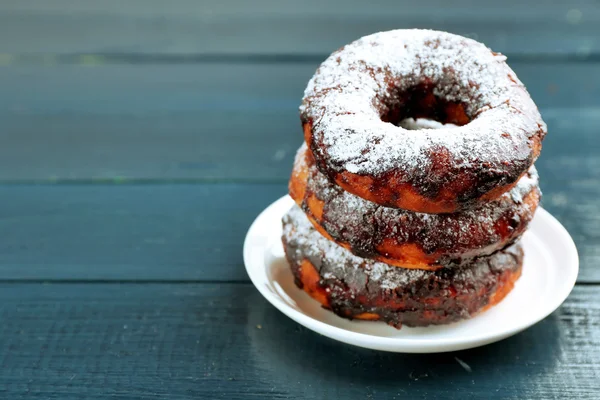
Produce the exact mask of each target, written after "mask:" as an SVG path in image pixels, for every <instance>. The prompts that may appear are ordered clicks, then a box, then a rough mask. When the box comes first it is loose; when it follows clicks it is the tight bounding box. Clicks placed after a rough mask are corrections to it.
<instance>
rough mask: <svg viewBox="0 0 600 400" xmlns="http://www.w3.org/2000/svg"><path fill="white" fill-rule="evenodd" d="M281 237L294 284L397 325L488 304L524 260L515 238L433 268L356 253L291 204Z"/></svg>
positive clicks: (443, 319) (335, 306)
mask: <svg viewBox="0 0 600 400" xmlns="http://www.w3.org/2000/svg"><path fill="white" fill-rule="evenodd" d="M282 240H283V245H284V249H285V254H286V258H287V260H288V262H289V264H290V267H291V269H292V273H293V274H294V278H295V282H296V285H297V286H298V287H299V288H301V289H303V290H304V291H305V292H306V293H308V294H309V295H310V296H311V297H312V298H314V299H315V300H317V301H319V302H320V303H321V304H322V305H323V307H325V308H327V309H330V310H331V311H333V312H334V313H335V314H337V315H339V316H341V317H344V318H348V319H363V320H378V321H384V322H386V323H388V324H389V325H391V326H393V327H396V328H398V329H400V328H401V327H402V325H406V326H427V325H440V324H449V323H452V322H455V321H459V320H462V319H466V318H470V317H472V316H474V315H475V314H477V313H480V312H482V311H484V310H486V309H488V308H489V307H491V306H493V305H495V304H497V303H498V302H499V301H501V300H502V299H503V298H504V297H505V296H506V295H507V294H508V293H509V292H510V291H511V290H512V288H513V287H514V284H515V282H516V280H517V279H519V277H520V276H521V268H522V265H523V249H522V248H521V246H520V244H518V243H517V244H513V245H511V246H509V247H507V248H505V249H503V250H501V251H498V252H496V253H494V254H491V255H489V256H485V257H479V258H474V259H473V260H472V261H471V262H469V263H467V264H464V263H463V264H461V266H460V267H455V268H442V269H439V270H437V271H427V270H418V269H407V268H401V267H395V266H391V265H387V264H384V263H381V262H377V261H373V260H369V259H363V258H360V257H357V256H355V255H353V254H352V253H350V251H348V250H346V249H344V248H343V247H341V246H339V245H337V244H336V243H334V242H331V241H329V240H327V239H326V238H325V237H323V236H322V235H321V234H320V233H319V232H317V231H316V230H315V229H314V227H313V225H312V224H311V223H310V222H309V221H308V219H307V217H306V215H304V213H303V212H302V210H301V209H300V208H299V207H298V206H294V207H293V208H292V209H291V210H290V211H289V212H288V213H287V214H286V215H285V216H284V217H283V237H282ZM449 266H450V265H449Z"/></svg>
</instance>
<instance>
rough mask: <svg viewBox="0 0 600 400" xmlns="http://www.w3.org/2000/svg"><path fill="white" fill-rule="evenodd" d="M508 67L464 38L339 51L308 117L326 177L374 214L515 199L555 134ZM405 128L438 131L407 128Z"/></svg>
mask: <svg viewBox="0 0 600 400" xmlns="http://www.w3.org/2000/svg"><path fill="white" fill-rule="evenodd" d="M505 60H506V57H504V56H503V55H501V54H498V53H494V52H492V51H491V50H490V49H488V48H487V47H485V46H484V45H483V44H481V43H478V42H476V41H474V40H472V39H468V38H464V37H462V36H458V35H453V34H450V33H445V32H437V31H427V30H414V29H411V30H394V31H389V32H380V33H376V34H373V35H369V36H365V37H363V38H361V39H359V40H357V41H355V42H353V43H351V44H349V45H347V46H344V47H342V48H341V49H339V50H337V51H336V52H334V53H333V54H332V55H331V56H329V58H327V59H326V60H325V61H324V62H323V63H322V64H321V65H320V66H319V68H318V69H317V71H316V73H315V75H314V76H313V77H312V79H311V80H310V81H309V83H308V86H307V88H306V90H305V92H304V98H303V101H302V105H301V106H300V115H301V120H302V124H303V127H304V136H305V140H306V143H307V144H308V146H309V147H310V149H311V151H312V153H313V155H314V158H315V160H316V162H317V165H318V168H319V169H320V170H321V172H323V173H324V174H325V175H326V176H327V177H328V178H329V179H330V180H332V181H334V182H335V183H337V184H338V185H339V186H341V187H342V188H343V189H345V190H346V191H348V192H350V193H353V194H355V195H357V196H360V197H362V198H364V199H367V200H370V201H373V202H375V203H377V204H380V205H383V206H388V207H396V208H402V209H405V210H411V211H416V212H424V213H448V212H455V211H459V210H461V209H466V208H469V207H471V206H474V205H475V204H476V203H481V202H486V201H491V200H494V199H496V198H498V197H499V196H500V195H502V194H503V193H505V192H506V191H508V190H510V189H511V188H512V187H513V186H514V184H515V183H516V182H517V181H518V180H519V178H520V177H521V176H522V175H523V174H525V173H526V172H527V170H528V169H529V167H530V166H531V165H532V164H533V162H534V161H535V159H536V158H537V157H538V155H539V153H540V151H541V142H542V140H543V138H544V136H545V135H546V132H547V129H546V124H545V123H544V121H543V120H542V118H541V116H540V113H539V111H538V109H537V107H536V105H535V104H534V102H533V101H532V99H531V97H530V96H529V93H527V90H526V89H525V86H524V85H523V84H522V83H521V81H520V80H519V79H518V78H517V76H516V75H515V73H514V72H513V71H512V69H511V68H510V67H509V66H508V65H507V64H506V63H505ZM407 118H415V119H417V118H426V119H431V120H435V121H438V122H440V123H443V124H448V125H445V126H443V127H442V128H441V129H421V130H407V129H404V128H402V127H401V126H400V123H401V122H402V121H404V120H406V119H407Z"/></svg>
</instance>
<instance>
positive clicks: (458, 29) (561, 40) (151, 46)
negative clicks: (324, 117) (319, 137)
mask: <svg viewBox="0 0 600 400" xmlns="http://www.w3.org/2000/svg"><path fill="white" fill-rule="evenodd" d="M561 3H562V4H557V2H552V1H542V2H535V3H532V2H521V1H518V0H507V1H504V2H502V3H497V2H493V3H492V2H480V1H473V0H457V1H453V2H451V3H449V2H447V1H443V0H429V1H421V2H414V1H409V0H402V1H394V0H378V1H372V2H364V1H359V0H351V1H343V0H336V1H328V2H322V1H318V0H310V1H303V2H292V1H278V0H262V1H260V2H247V1H244V0H234V1H222V2H217V1H211V2H197V1H192V0H174V1H169V2H163V1H159V0H151V1H144V0H134V1H128V2H126V3H123V2H121V1H117V0H105V1H102V2H97V1H92V0H86V1H79V2H74V1H70V0H36V1H27V2H23V1H18V0H12V1H10V0H7V1H3V2H2V3H1V4H0V53H9V54H11V55H14V54H27V53H40V52H41V53H54V54H56V53H59V54H60V53H67V54H72V53H113V54H114V53H152V54H190V53H195V54H256V53H262V54H282V53H283V54H315V53H317V54H326V53H330V52H331V51H332V50H334V49H336V48H338V47H340V46H342V45H344V44H346V43H348V42H350V41H352V40H354V39H357V38H358V37H360V36H363V35H366V34H369V33H373V32H377V31H381V30H389V29H397V28H430V29H439V30H446V31H449V32H454V33H458V34H462V35H467V36H471V37H474V38H477V39H479V40H481V41H483V42H485V43H486V44H488V45H489V46H490V47H492V48H493V49H494V50H496V51H501V52H505V53H509V54H518V55H525V56H527V57H530V56H532V55H535V54H555V55H574V56H577V57H587V56H590V55H592V54H594V53H597V52H598V51H599V50H600V43H598V41H597V40H596V39H597V36H598V33H599V28H598V26H599V24H600V10H599V9H598V7H597V4H596V3H595V2H594V1H593V0H572V1H569V2H568V3H567V2H561Z"/></svg>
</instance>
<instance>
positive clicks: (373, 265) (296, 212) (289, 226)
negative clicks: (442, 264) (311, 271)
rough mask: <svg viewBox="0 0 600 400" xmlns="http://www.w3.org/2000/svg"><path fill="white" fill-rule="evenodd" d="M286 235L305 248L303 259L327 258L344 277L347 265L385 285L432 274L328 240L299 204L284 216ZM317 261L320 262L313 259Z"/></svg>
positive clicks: (288, 239) (302, 251) (297, 249)
mask: <svg viewBox="0 0 600 400" xmlns="http://www.w3.org/2000/svg"><path fill="white" fill-rule="evenodd" d="M283 222H284V223H283V236H284V237H285V238H286V241H287V242H288V243H291V244H293V247H294V248H296V251H299V252H301V253H302V254H300V255H299V258H300V259H303V258H308V259H317V260H321V259H325V260H326V261H327V263H328V264H329V265H330V266H331V267H332V269H333V270H332V271H330V273H332V274H334V275H336V276H338V277H342V276H344V275H345V273H344V270H345V269H347V268H363V269H364V271H365V273H366V274H367V276H368V277H369V279H372V280H374V281H377V282H379V285H380V286H381V287H382V288H383V289H394V288H397V287H400V286H404V285H406V284H409V283H410V282H413V281H415V280H418V279H423V278H424V277H426V276H427V274H430V273H431V272H429V271H423V270H417V269H404V268H398V267H393V266H390V265H387V264H384V263H380V262H375V261H372V260H365V259H362V258H360V257H357V256H355V255H353V254H352V253H350V252H349V251H348V250H346V249H344V248H343V247H341V246H339V245H337V244H336V243H334V242H331V241H329V240H327V239H326V238H325V237H323V236H321V234H320V233H319V232H317V231H316V230H315V229H314V227H313V226H312V224H311V223H310V222H309V221H308V219H307V218H306V215H304V213H303V212H302V210H301V209H300V208H299V207H298V206H294V207H292V209H291V210H290V211H289V212H288V213H287V214H286V215H285V216H284V218H283ZM313 264H316V265H320V263H316V262H315V261H313Z"/></svg>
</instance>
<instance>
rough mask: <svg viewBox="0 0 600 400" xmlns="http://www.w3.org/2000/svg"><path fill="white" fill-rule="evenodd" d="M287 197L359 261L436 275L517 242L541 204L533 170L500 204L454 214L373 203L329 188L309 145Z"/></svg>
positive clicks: (298, 160) (302, 153) (303, 148)
mask: <svg viewBox="0 0 600 400" xmlns="http://www.w3.org/2000/svg"><path fill="white" fill-rule="evenodd" d="M289 191H290V195H291V197H292V198H293V199H294V201H295V202H296V204H298V205H299V206H300V207H301V208H302V209H303V210H304V212H305V213H306V215H307V217H308V219H309V220H310V221H311V222H312V224H313V225H314V226H315V228H316V229H317V231H319V232H320V233H321V234H322V235H323V236H325V237H326V238H328V239H330V240H332V241H334V242H336V243H338V244H339V245H341V246H342V247H344V248H346V249H348V250H350V251H351V252H352V253H354V254H355V255H357V256H359V257H363V258H370V259H374V260H377V261H381V262H384V263H386V264H389V265H394V266H397V267H404V268H418V269H428V270H435V269H439V268H442V266H443V265H447V264H449V262H450V261H460V260H465V259H470V258H472V257H475V256H481V255H488V254H492V253H494V252H495V251H498V250H500V249H502V248H504V247H506V246H508V245H509V244H511V243H513V242H514V241H515V240H516V239H518V238H519V237H520V236H521V234H522V233H523V232H524V231H525V229H526V228H527V225H528V224H529V222H530V221H531V219H532V218H533V215H534V213H535V210H536V209H537V206H538V204H539V201H540V197H541V192H540V190H539V186H538V175H537V171H536V170H535V167H533V166H532V167H531V168H530V169H529V171H528V172H527V173H526V174H525V175H524V176H523V177H522V178H521V179H520V180H519V181H518V183H517V184H516V185H515V187H514V188H513V189H512V190H510V191H509V192H507V193H505V194H503V195H502V196H500V197H499V198H498V199H497V200H494V201H492V202H490V203H485V204H482V205H480V206H478V207H475V208H472V209H470V210H466V211H461V212H457V213H451V214H424V213H416V212H412V211H406V210H401V209H397V208H388V207H384V206H380V205H378V204H375V203H372V202H370V201H368V200H365V199H362V198H361V197H358V196H355V195H353V194H351V193H348V192H346V191H344V190H343V189H342V188H340V187H338V186H336V185H335V184H333V183H331V182H330V181H329V180H328V179H327V177H325V175H323V174H322V173H321V172H320V171H319V170H318V168H317V167H316V165H315V161H314V158H313V156H312V154H311V152H310V150H309V149H308V148H307V146H306V145H305V144H303V145H302V146H301V147H300V149H299V150H298V153H297V154H296V161H295V163H294V169H293V171H292V176H291V179H290V183H289Z"/></svg>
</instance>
